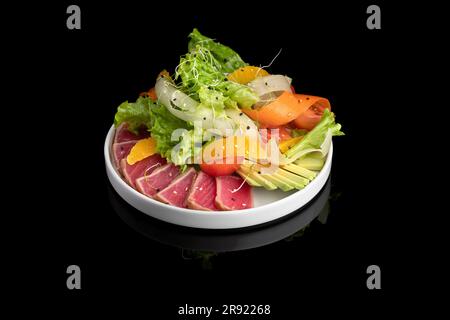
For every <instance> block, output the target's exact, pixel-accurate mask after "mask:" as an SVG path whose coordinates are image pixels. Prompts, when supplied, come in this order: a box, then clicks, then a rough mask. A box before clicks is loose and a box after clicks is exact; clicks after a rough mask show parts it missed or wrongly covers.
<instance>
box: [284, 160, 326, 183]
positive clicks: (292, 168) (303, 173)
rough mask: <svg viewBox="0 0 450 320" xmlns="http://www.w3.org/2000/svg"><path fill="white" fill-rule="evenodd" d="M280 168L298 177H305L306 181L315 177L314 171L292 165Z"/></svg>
mask: <svg viewBox="0 0 450 320" xmlns="http://www.w3.org/2000/svg"><path fill="white" fill-rule="evenodd" d="M281 168H282V169H284V170H287V171H290V172H292V173H295V174H298V175H299V176H302V177H305V178H306V179H309V180H312V179H314V178H315V177H316V175H317V174H316V173H315V172H314V171H311V170H308V169H306V168H303V167H300V166H298V165H296V164H293V163H290V164H288V165H285V166H282V167H281Z"/></svg>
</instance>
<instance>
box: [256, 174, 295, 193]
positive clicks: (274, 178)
mask: <svg viewBox="0 0 450 320" xmlns="http://www.w3.org/2000/svg"><path fill="white" fill-rule="evenodd" d="M260 176H261V177H263V178H264V179H266V180H269V181H270V182H272V183H273V184H274V185H276V186H277V187H278V188H280V189H281V190H283V191H290V190H292V189H294V188H295V187H294V185H293V184H292V183H291V182H290V181H286V180H287V179H283V178H282V177H279V176H278V175H276V174H273V173H272V174H264V175H262V174H261V175H260Z"/></svg>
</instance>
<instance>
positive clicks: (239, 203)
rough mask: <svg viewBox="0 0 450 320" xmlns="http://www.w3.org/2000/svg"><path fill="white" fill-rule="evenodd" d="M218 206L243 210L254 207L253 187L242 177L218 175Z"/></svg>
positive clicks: (224, 208)
mask: <svg viewBox="0 0 450 320" xmlns="http://www.w3.org/2000/svg"><path fill="white" fill-rule="evenodd" d="M216 183H217V195H216V206H217V207H219V208H220V209H222V210H241V209H248V208H252V207H253V197H252V187H250V186H249V185H248V183H247V182H245V181H244V180H243V179H242V178H241V177H237V176H222V177H216Z"/></svg>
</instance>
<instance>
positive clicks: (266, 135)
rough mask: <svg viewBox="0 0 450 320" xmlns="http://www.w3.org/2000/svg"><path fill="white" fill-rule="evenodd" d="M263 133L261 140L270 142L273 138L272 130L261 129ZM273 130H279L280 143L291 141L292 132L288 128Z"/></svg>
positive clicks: (282, 127) (281, 127)
mask: <svg viewBox="0 0 450 320" xmlns="http://www.w3.org/2000/svg"><path fill="white" fill-rule="evenodd" d="M261 129H262V131H260V132H261V138H262V139H263V141H264V142H267V141H269V140H270V138H271V136H272V131H271V129H270V128H261ZM273 129H278V138H279V140H280V141H285V140H289V139H291V138H292V137H291V132H290V131H289V130H288V127H287V126H280V127H277V128H273Z"/></svg>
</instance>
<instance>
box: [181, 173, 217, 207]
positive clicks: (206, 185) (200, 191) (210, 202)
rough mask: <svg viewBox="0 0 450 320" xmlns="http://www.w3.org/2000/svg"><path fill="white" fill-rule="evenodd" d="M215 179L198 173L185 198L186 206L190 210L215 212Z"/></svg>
mask: <svg viewBox="0 0 450 320" xmlns="http://www.w3.org/2000/svg"><path fill="white" fill-rule="evenodd" d="M215 199H216V179H214V177H211V176H210V175H208V174H206V173H204V172H203V171H200V172H199V173H198V174H197V177H196V178H195V180H194V183H193V184H192V187H191V190H190V191H189V195H188V197H187V206H188V208H191V209H197V210H206V211H215V210H219V209H218V208H217V207H216V204H215Z"/></svg>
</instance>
